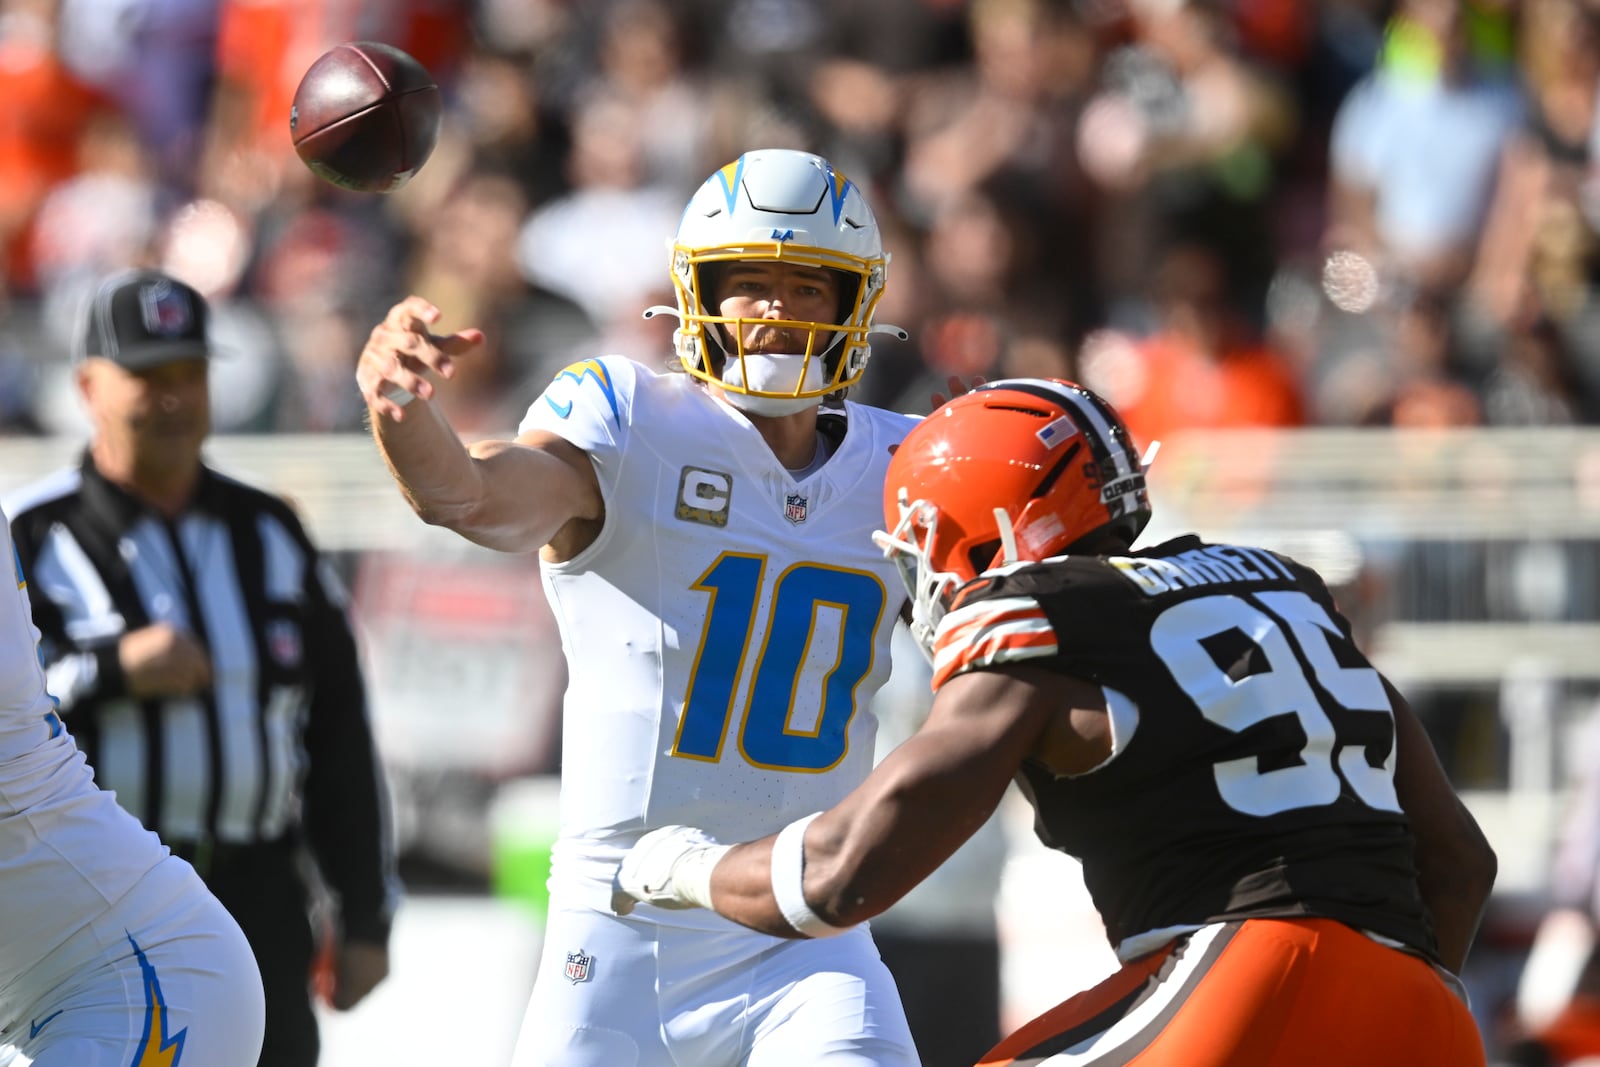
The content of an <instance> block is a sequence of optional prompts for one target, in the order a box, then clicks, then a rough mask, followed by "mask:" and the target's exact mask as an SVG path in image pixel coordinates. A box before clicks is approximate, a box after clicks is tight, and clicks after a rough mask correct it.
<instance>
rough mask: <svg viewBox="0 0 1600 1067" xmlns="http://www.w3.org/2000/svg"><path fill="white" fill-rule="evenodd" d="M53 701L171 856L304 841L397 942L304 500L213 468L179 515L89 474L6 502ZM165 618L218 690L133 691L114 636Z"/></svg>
mask: <svg viewBox="0 0 1600 1067" xmlns="http://www.w3.org/2000/svg"><path fill="white" fill-rule="evenodd" d="M6 510H7V512H8V513H9V514H10V515H11V516H12V520H11V523H12V531H13V536H14V538H15V540H16V544H17V551H18V554H19V556H20V557H21V561H22V566H23V568H24V570H25V572H26V573H27V574H28V575H29V579H30V581H29V591H30V594H31V597H32V605H33V614H34V619H35V621H36V623H37V625H38V627H39V629H40V631H41V634H42V640H41V642H40V650H41V654H42V655H43V657H44V660H45V666H46V670H47V673H48V678H49V685H50V691H51V693H52V694H53V695H54V696H55V697H56V698H57V699H58V700H59V702H60V709H61V713H62V716H63V718H64V719H65V720H66V722H67V725H68V727H69V728H70V729H71V731H72V733H73V736H74V737H75V738H76V739H77V741H78V743H79V745H80V746H81V747H82V748H83V749H84V751H85V752H86V754H87V755H88V757H89V761H90V763H91V764H93V766H94V768H95V777H96V779H97V780H98V782H99V784H100V786H101V787H102V788H104V789H110V790H113V791H114V792H115V793H116V794H117V798H118V800H119V801H120V802H121V803H122V805H123V806H124V807H125V808H127V809H128V810H129V811H131V812H133V813H134V814H135V815H137V816H138V817H139V818H140V819H141V820H142V821H143V822H144V824H145V825H146V826H147V827H149V828H150V829H153V830H155V831H156V832H157V833H158V834H160V836H161V837H162V839H163V840H165V841H166V842H167V843H168V844H171V845H174V846H178V845H182V844H193V843H195V842H208V843H210V842H215V843H216V844H218V845H250V844H257V843H269V842H281V841H284V840H286V839H291V838H295V837H298V836H301V835H302V834H303V835H304V838H305V840H306V841H307V842H308V843H309V845H310V846H311V849H312V852H313V855H314V856H315V858H316V860H317V862H318V866H319V867H320V869H321V871H322V873H323V875H324V877H325V878H326V879H327V881H328V883H329V886H330V888H332V889H333V890H334V891H335V892H336V893H338V895H339V897H340V899H341V905H342V906H341V911H342V912H343V921H344V924H345V929H346V930H347V931H348V932H350V933H354V934H357V935H358V936H360V935H362V934H366V935H368V936H377V935H379V934H381V933H382V932H383V931H384V930H386V928H387V923H388V918H389V912H390V907H391V903H392V894H391V892H390V886H391V882H392V878H391V869H392V856H391V855H390V849H389V844H388V841H387V829H386V825H385V819H384V809H383V803H382V798H381V793H380V786H379V782H380V774H379V770H378V766H377V760H376V756H375V754H374V749H373V743H372V735H371V731H370V728H369V725H368V721H367V712H366V694H365V686H364V683H363V680H362V676H361V670H360V665H359V660H358V656H357V650H356V644H355V640H354V637H353V635H352V633H351V629H350V626H349V623H348V620H347V619H346V617H345V604H344V599H343V593H342V590H341V586H340V584H339V582H338V580H337V578H336V577H335V576H334V575H333V574H332V572H331V570H330V569H329V568H328V566H327V564H326V561H325V560H323V558H322V557H321V555H320V554H319V553H318V552H317V550H316V548H315V547H314V546H313V544H312V543H311V540H310V539H309V537H308V536H307V535H306V532H305V530H304V528H303V527H302V526H301V524H300V522H299V520H298V519H297V518H296V517H295V515H294V513H293V511H292V510H291V509H290V508H289V506H288V505H287V504H286V503H285V502H283V501H282V500H280V499H278V498H277V497H275V496H272V495H270V494H268V493H265V492H262V491H260V490H258V489H254V488H252V487H250V486H247V485H244V484H242V483H240V482H238V481H235V480H233V479H230V478H227V477H224V476H222V475H220V474H217V473H216V472H214V471H211V470H209V469H204V470H203V471H202V475H201V481H200V484H199V487H198V489H197V491H196V494H195V497H194V500H193V501H192V502H191V503H190V505H189V506H188V507H187V508H186V509H185V510H184V511H183V512H182V514H180V515H179V516H178V517H177V518H175V519H169V518H167V517H165V516H163V515H161V514H160V513H158V512H156V511H153V510H151V509H149V508H148V507H146V506H144V505H143V504H142V503H140V502H139V501H138V500H137V499H135V498H134V497H133V496H131V495H129V494H128V493H126V492H125V491H123V490H122V489H120V488H119V487H117V486H115V485H113V484H112V483H110V482H108V481H107V480H106V479H105V478H104V477H102V476H101V475H100V474H99V472H98V471H96V470H95V468H94V466H93V464H92V462H91V461H90V459H89V457H88V456H87V455H85V457H84V459H83V462H82V464H81V465H80V466H79V467H77V468H75V469H71V470H67V471H63V472H61V473H59V474H57V475H55V476H53V477H51V478H48V479H46V480H44V481H42V482H39V483H37V484H35V485H33V486H31V487H29V488H27V489H24V490H22V491H20V492H19V493H17V494H16V495H15V496H13V497H11V498H8V500H7V504H6ZM157 622H167V623H170V624H171V625H173V626H174V627H176V628H178V629H181V630H184V631H186V632H188V633H190V634H193V635H195V636H196V637H197V638H198V639H199V640H200V641H201V642H202V643H203V644H204V646H205V648H206V650H207V653H208V655H209V657H210V660H211V669H212V684H211V685H210V686H209V687H208V688H206V689H204V690H202V691H201V692H200V693H198V694H196V695H194V696H190V697H175V698H165V699H155V700H141V699H138V698H135V697H133V696H131V695H130V694H129V693H128V691H127V685H126V679H125V678H124V677H123V674H122V670H121V667H120V665H119V663H118V656H117V642H118V640H119V638H121V637H122V635H124V634H125V633H128V632H131V631H133V630H137V629H139V628H141V627H144V626H147V625H150V624H153V623H157Z"/></svg>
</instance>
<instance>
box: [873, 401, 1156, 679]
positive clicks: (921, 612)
mask: <svg viewBox="0 0 1600 1067" xmlns="http://www.w3.org/2000/svg"><path fill="white" fill-rule="evenodd" d="M883 514H884V524H885V525H886V526H888V527H889V529H888V531H887V532H884V531H879V532H877V533H875V534H874V535H873V537H874V540H875V541H876V542H877V544H878V545H879V546H880V547H881V548H883V550H884V552H885V554H886V555H888V556H890V557H892V558H894V559H895V560H896V562H897V563H898V564H899V566H900V575H901V578H902V579H904V581H905V583H906V589H907V591H908V592H909V593H910V594H911V598H912V633H913V634H914V635H915V636H916V638H917V642H918V644H920V645H922V647H923V648H924V649H925V650H927V649H930V648H931V647H932V643H933V634H934V630H935V628H937V626H938V623H939V619H940V618H942V617H943V615H944V613H945V610H946V608H947V607H948V606H949V598H950V596H951V595H952V594H953V593H954V592H955V590H956V589H958V588H960V587H961V586H962V585H964V584H965V583H967V582H969V581H971V580H972V579H973V578H976V577H977V576H978V575H979V574H982V573H983V572H984V571H986V570H992V569H994V568H995V567H999V566H1003V565H1005V564H1009V563H1016V562H1021V561H1037V560H1042V559H1048V558H1049V557H1051V556H1057V555H1060V554H1062V553H1063V552H1065V551H1066V550H1067V549H1068V548H1070V547H1071V546H1072V545H1073V544H1074V543H1075V542H1077V541H1078V540H1080V539H1081V538H1083V537H1084V536H1085V535H1087V534H1090V533H1093V532H1095V531H1097V530H1100V529H1102V528H1110V529H1112V530H1115V531H1117V532H1120V533H1122V534H1124V535H1125V536H1126V537H1127V539H1128V541H1129V543H1132V541H1133V540H1134V539H1135V538H1136V537H1138V536H1139V534H1140V532H1142V531H1143V530H1144V527H1145V524H1146V523H1148V522H1149V521H1150V495H1149V493H1148V492H1147V491H1146V489H1145V464H1144V463H1143V462H1142V461H1141V460H1140V457H1139V453H1138V450H1137V449H1136V448H1135V446H1134V443H1133V439H1132V437H1131V436H1130V435H1129V433H1128V428H1127V427H1126V426H1124V425H1123V423H1122V419H1121V417H1120V416H1118V415H1117V413H1116V411H1115V410H1114V409H1113V408H1112V407H1111V405H1110V404H1108V403H1106V402H1105V401H1104V400H1103V399H1101V398H1100V397H1099V396H1097V395H1095V394H1094V393H1093V392H1091V391H1089V390H1088V389H1085V388H1084V387H1083V386H1081V385H1077V384H1075V383H1073V382H1068V381H1060V380H1054V379H1043V378H1017V379H1009V380H1004V381H998V382H991V383H989V384H987V385H983V386H980V387H978V388H977V389H974V390H973V391H972V392H970V393H964V394H962V395H961V396H958V397H956V398H955V399H954V400H951V401H950V402H949V403H947V404H944V405H942V406H941V407H939V408H938V409H936V410H935V411H934V412H933V414H932V415H929V416H928V417H927V418H926V419H924V420H923V421H922V422H921V423H919V424H918V425H917V426H916V427H915V428H913V429H912V431H911V432H910V433H909V434H907V435H906V438H905V440H904V441H903V442H902V443H901V445H900V447H899V449H898V450H897V451H896V452H895V454H894V458H893V459H892V460H891V461H890V463H889V473H888V477H887V479H886V480H885V483H884V495H883Z"/></svg>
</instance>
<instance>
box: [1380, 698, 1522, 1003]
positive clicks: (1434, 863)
mask: <svg viewBox="0 0 1600 1067" xmlns="http://www.w3.org/2000/svg"><path fill="white" fill-rule="evenodd" d="M1384 688H1385V689H1387V690H1388V693H1389V702H1390V705H1391V706H1392V707H1393V708H1394V728H1395V774H1394V787H1395V793H1396V795H1397V796H1398V798H1399V800H1400V807H1401V808H1402V809H1404V811H1405V813H1406V818H1407V819H1409V820H1410V822H1411V831H1412V833H1413V834H1414V835H1415V837H1416V862H1417V876H1418V883H1419V886H1420V888H1421V891H1422V900H1423V902H1424V903H1425V904H1427V905H1428V910H1429V911H1431V912H1432V913H1433V927H1434V935H1435V937H1437V938H1438V941H1439V957H1440V960H1441V962H1443V963H1444V965H1445V966H1446V967H1448V968H1449V969H1450V970H1451V971H1454V972H1456V973H1460V971H1461V965H1462V964H1463V963H1464V962H1465V961H1466V958H1467V950H1468V949H1469V948H1471V947H1472V939H1473V937H1474V936H1476V934H1477V932H1478V923H1479V922H1480V921H1481V920H1482V918H1483V909H1484V907H1485V905H1487V904H1488V902H1489V891H1490V890H1491V889H1492V888H1493V887H1494V878H1495V873H1496V868H1497V865H1498V861H1497V860H1496V859H1495V854H1494V849H1493V848H1491V847H1490V846H1489V841H1488V839H1487V838H1485V837H1484V836H1483V831H1482V830H1481V829H1480V828H1479V827H1478V822H1477V820H1476V819H1474V818H1473V817H1472V813H1471V812H1470V811H1468V810H1467V806H1466V805H1465V804H1463V803H1462V802H1461V798H1460V797H1459V796H1457V795H1456V791H1455V789H1454V788H1453V787H1452V786H1451V784H1450V780H1449V778H1447V777H1446V776H1445V773H1444V768H1443V767H1441V766H1440V765H1439V757H1438V756H1437V755H1436V754H1435V753H1434V751H1433V743H1432V742H1430V741H1429V740H1428V734H1427V731H1425V730H1424V729H1423V726H1422V723H1421V722H1419V721H1418V720H1417V716H1416V714H1415V713H1414V712H1413V711H1412V710H1411V705H1410V704H1408V703H1407V702H1406V699H1405V697H1403V696H1401V695H1400V692H1399V690H1397V689H1395V687H1394V686H1393V685H1392V684H1390V683H1389V682H1388V680H1387V679H1386V680H1385V681H1384Z"/></svg>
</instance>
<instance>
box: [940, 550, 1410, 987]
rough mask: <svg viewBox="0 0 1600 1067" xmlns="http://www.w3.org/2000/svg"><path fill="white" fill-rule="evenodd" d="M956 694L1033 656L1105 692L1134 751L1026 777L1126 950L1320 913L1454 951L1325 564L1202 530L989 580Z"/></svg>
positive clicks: (959, 611) (955, 630) (956, 641)
mask: <svg viewBox="0 0 1600 1067" xmlns="http://www.w3.org/2000/svg"><path fill="white" fill-rule="evenodd" d="M934 656H935V665H934V671H935V674H934V684H935V686H936V687H937V686H939V685H942V684H943V683H944V682H945V681H946V680H948V679H949V678H951V677H953V676H954V675H956V674H959V673H962V672H965V671H970V670H982V669H985V668H986V667H990V666H995V665H1000V664H1006V663H1019V662H1027V663H1030V664H1033V665H1037V666H1042V667H1045V668H1047V669H1051V670H1056V671H1059V672H1060V673H1062V674H1063V675H1069V676H1073V677H1077V678H1081V679H1084V680H1087V681H1090V682H1092V683H1094V684H1096V685H1098V686H1100V687H1101V689H1102V691H1103V692H1104V693H1105V696H1106V701H1107V709H1108V713H1109V715H1110V718H1111V727H1112V735H1113V739H1114V742H1113V744H1114V753H1113V755H1112V756H1111V757H1110V758H1109V759H1107V760H1106V761H1105V762H1104V763H1102V764H1101V765H1100V766H1099V767H1097V768H1095V769H1094V770H1092V771H1090V772H1088V773H1085V774H1080V775H1073V776H1065V777H1057V776H1056V775H1054V774H1053V773H1052V772H1051V771H1050V770H1048V769H1047V768H1045V767H1043V766H1041V765H1038V764H1033V763H1029V764H1025V765H1024V767H1023V769H1022V772H1021V774H1020V775H1019V782H1020V784H1021V785H1022V787H1023V790H1024V792H1026V793H1027V794H1028V796H1029V799H1030V800H1031V801H1032V802H1033V805H1034V807H1035V809H1036V810H1037V813H1038V818H1037V820H1036V829H1037V832H1038V834H1039V837H1040V839H1041V840H1042V841H1044V843H1045V844H1046V845H1049V846H1050V847H1052V848H1057V849H1060V850H1061V851H1063V852H1067V853H1069V854H1071V855H1073V856H1076V857H1078V858H1079V859H1080V860H1081V861H1082V863H1083V870H1084V879H1085V882H1086V884H1087V886H1088V888H1089V892H1090V894H1091V895H1092V897H1093V899H1094V902H1095V906H1096V907H1097V908H1098V909H1099V911H1100V914H1101V916H1102V918H1103V919H1104V921H1105V925H1106V930H1107V933H1108V934H1109V936H1110V938H1111V941H1112V943H1113V944H1121V943H1122V942H1123V941H1124V940H1125V939H1127V938H1129V937H1133V936H1134V935H1137V934H1141V933H1145V932H1148V931H1158V930H1164V929H1166V928H1170V927H1178V928H1183V927H1192V926H1196V925H1201V924H1208V923H1213V922H1219V921H1225V920H1230V919H1246V918H1257V917H1268V916H1271V917H1293V916H1316V917H1324V918H1330V919H1337V920H1340V921H1342V922H1345V923H1347V924H1349V925H1351V926H1355V927H1358V928H1360V929H1364V930H1368V931H1371V932H1373V933H1376V934H1379V935H1382V936H1384V937H1387V938H1392V939H1394V940H1395V941H1398V942H1400V943H1401V944H1403V945H1405V946H1408V947H1409V948H1411V949H1413V950H1415V951H1418V952H1421V953H1423V954H1425V955H1427V956H1428V957H1429V958H1435V957H1436V956H1437V946H1436V944H1435V941H1434V936H1433V931H1432V927H1431V923H1430V920H1429V917H1428V914H1427V910H1426V908H1425V906H1424V905H1423V903H1422V898H1421V895H1420V893H1419V891H1418V888H1417V872H1416V867H1415V863H1414V859H1413V854H1412V836H1411V831H1410V827H1409V824H1408V822H1407V820H1406V817H1405V815H1404V814H1403V813H1402V812H1401V810H1400V805H1399V803H1398V801H1397V800H1396V798H1395V790H1394V759H1395V751H1394V750H1395V728H1394V715H1393V712H1392V710H1391V707H1390V704H1389V700H1388V698H1387V695H1386V693H1385V690H1384V687H1383V683H1382V680H1381V678H1380V677H1379V675H1378V672H1377V671H1376V670H1374V669H1373V667H1372V665H1371V664H1370V663H1369V662H1368V661H1367V659H1366V658H1365V657H1364V656H1363V655H1362V654H1361V653H1360V651H1359V650H1358V649H1357V648H1356V646H1355V644H1354V642H1353V641H1352V640H1351V637H1350V626H1349V623H1348V622H1347V621H1346V620H1345V619H1344V617H1343V616H1341V615H1340V614H1339V612H1338V610H1337V609H1336V608H1335V607H1334V604H1333V598H1332V597H1331V595H1330V594H1329V593H1328V590H1327V587H1326V586H1325V585H1324V584H1323V582H1322V580H1321V578H1319V577H1318V576H1317V575H1316V573H1315V572H1314V571H1312V570H1310V569H1309V568H1307V567H1305V566H1302V565H1300V564H1298V563H1296V562H1294V561H1293V560H1290V559H1287V558H1285V557H1283V556H1280V555H1277V554H1275V553H1272V552H1268V551H1266V550H1264V549H1259V548H1250V547H1245V546H1235V545H1215V544H1207V543H1205V542H1202V541H1200V540H1199V539H1198V538H1195V537H1182V538H1178V539H1176V540H1172V541H1168V542H1166V543H1164V544H1161V545H1158V546H1156V547H1154V548H1150V549H1146V550H1143V551H1140V552H1134V553H1130V554H1129V555H1127V556H1125V557H1096V556H1065V557H1061V558H1059V559H1054V560H1051V561H1048V562H1045V563H1039V564H1023V565H1016V566H1012V567H1009V568H1005V569H1002V570H998V571H992V572H989V573H988V574H986V575H983V576H981V577H980V578H978V579H977V580H975V581H974V582H972V583H970V584H969V585H968V586H966V587H965V588H964V589H963V590H962V591H961V592H960V594H958V596H957V597H956V600H955V603H954V604H953V606H952V608H951V610H950V612H949V614H948V615H946V617H945V618H944V619H943V620H942V622H941V624H940V627H939V632H938V637H937V639H936V642H935V649H934Z"/></svg>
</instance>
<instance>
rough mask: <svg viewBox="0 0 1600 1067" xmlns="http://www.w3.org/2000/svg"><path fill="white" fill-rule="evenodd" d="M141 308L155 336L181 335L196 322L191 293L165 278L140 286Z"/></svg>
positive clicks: (147, 326) (147, 325) (145, 326)
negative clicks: (190, 302) (191, 303)
mask: <svg viewBox="0 0 1600 1067" xmlns="http://www.w3.org/2000/svg"><path fill="white" fill-rule="evenodd" d="M139 309H140V310H141V311H142V312H144V328H145V329H147V330H149V331H150V333H151V335H152V336H154V337H181V336H183V334H184V333H185V332H186V331H187V330H188V329H189V328H190V326H191V324H192V323H193V322H194V311H193V309H192V308H191V307H190V305H189V294H188V293H186V292H184V291H183V290H182V289H179V288H178V287H177V286H176V285H173V284H172V283H171V282H170V281H167V280H166V279H164V278H162V279H158V280H156V281H153V282H151V283H149V284H148V285H144V286H142V287H140V289H139Z"/></svg>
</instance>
